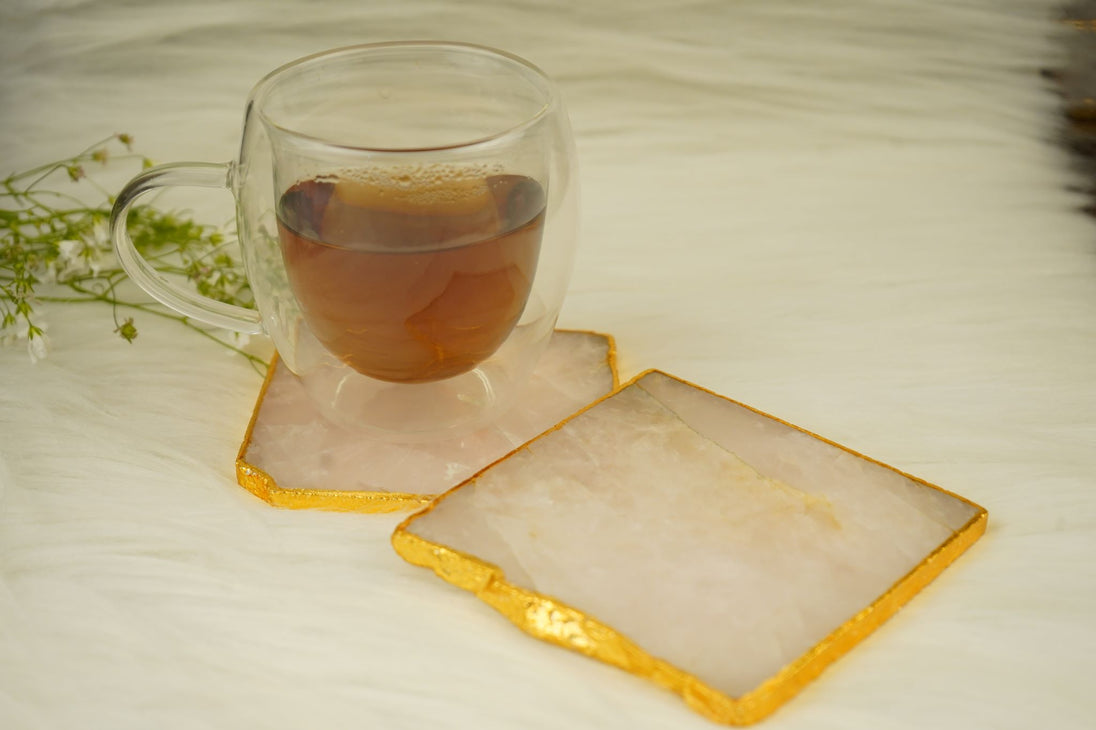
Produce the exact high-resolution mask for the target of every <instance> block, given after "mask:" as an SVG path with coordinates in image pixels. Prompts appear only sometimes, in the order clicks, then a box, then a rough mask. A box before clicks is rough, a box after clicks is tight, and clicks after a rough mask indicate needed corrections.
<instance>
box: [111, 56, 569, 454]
mask: <svg viewBox="0 0 1096 730" xmlns="http://www.w3.org/2000/svg"><path fill="white" fill-rule="evenodd" d="M167 185H196V186H203V187H227V188H228V189H229V190H230V191H231V192H232V193H233V195H234V196H235V199H236V219H237V228H238V234H239V240H240V246H241V249H242V252H243V261H244V266H245V268H246V271H247V277H248V281H249V283H250V285H251V289H252V291H253V292H254V295H255V302H256V305H257V311H256V310H251V309H246V308H242V307H237V306H233V305H229V304H225V303H222V302H217V301H214V300H212V299H209V298H206V297H204V296H202V295H200V294H198V293H197V292H196V291H194V290H193V289H191V288H188V287H186V286H184V285H181V284H180V283H179V282H176V281H172V280H169V279H167V278H166V277H164V276H163V275H161V274H160V273H158V272H157V271H156V270H155V268H154V267H153V266H152V265H151V264H150V263H149V262H148V261H146V260H145V259H143V258H142V257H141V256H140V255H139V254H138V253H137V251H136V250H135V248H134V246H133V242H132V240H131V239H130V236H129V234H128V233H127V231H126V226H125V221H126V215H127V211H128V210H129V208H130V206H131V205H133V203H134V201H135V200H136V199H137V198H139V197H140V196H141V195H143V194H144V193H146V192H149V191H151V190H153V189H155V188H158V187H161V186H167ZM577 197H578V195H577V179H576V169H575V159H574V144H573V140H572V137H571V131H570V126H569V123H568V120H567V114H566V112H565V111H564V108H563V104H562V101H561V99H560V97H559V94H558V92H557V90H556V88H555V86H554V84H553V83H552V82H551V81H550V80H549V79H548V78H547V77H546V76H545V75H544V74H543V73H542V72H541V71H540V70H539V69H537V68H536V67H534V66H532V65H531V64H529V63H527V62H526V61H524V60H522V59H520V58H517V57H515V56H512V55H510V54H507V53H503V52H500V51H496V50H493V49H489V48H483V47H479V46H473V45H466V44H455V43H434V42H400V43H381V44H373V45H363V46H354V47H350V48H342V49H336V50H332V51H327V52H324V53H319V54H317V55H313V56H309V57H306V58H303V59H300V60H298V61H294V62H292V63H289V64H287V65H285V66H282V67H281V68H279V69H277V70H275V71H274V72H272V73H271V74H269V75H268V76H266V77H265V78H264V79H262V80H261V81H260V82H259V83H258V84H257V85H256V86H255V88H254V89H253V90H252V92H251V95H250V97H249V99H248V102H247V107H246V112H245V117H244V130H243V140H242V143H241V146H240V154H239V159H237V160H235V161H234V162H230V163H227V164H207V163H177V164H169V165H162V166H159V167H154V168H151V169H149V170H147V171H145V172H144V173H142V174H140V175H138V176H137V177H135V178H134V179H133V180H132V181H130V183H129V184H128V185H127V186H126V187H125V189H124V190H123V191H122V192H121V194H120V195H119V197H118V199H117V201H116V204H115V206H114V211H113V215H112V216H111V235H112V238H113V241H114V247H115V250H116V252H117V254H118V258H119V260H120V261H121V263H122V265H123V267H124V268H125V270H126V272H127V273H128V274H129V276H130V277H131V278H132V279H133V280H134V281H135V282H136V283H137V284H139V285H140V286H141V287H142V288H143V289H145V290H146V291H147V292H148V293H149V294H151V295H152V296H153V297H155V298H156V299H157V300H159V301H160V302H162V303H163V304H165V305H167V306H169V307H171V308H173V309H175V310H177V311H179V312H181V313H183V314H185V315H187V316H189V317H193V318H194V319H197V320H201V321H204V322H206V323H209V324H212V325H217V326H221V327H226V328H229V329H233V330H237V331H240V332H247V333H258V332H265V333H267V334H268V335H269V336H270V337H271V338H272V340H273V342H274V345H275V347H276V348H277V350H278V353H279V356H280V357H281V359H282V361H283V362H284V363H285V365H286V366H287V367H288V368H289V370H290V371H292V372H293V373H294V374H295V375H296V376H297V378H298V379H299V380H300V382H301V383H302V384H303V385H304V387H305V388H306V390H307V391H308V393H309V394H310V396H311V397H312V400H313V401H314V402H315V403H316V404H317V406H318V407H319V409H320V411H321V413H323V414H324V415H325V416H326V417H327V418H328V419H330V420H332V421H334V422H336V423H340V424H342V425H346V426H352V427H363V428H366V429H372V430H374V431H376V432H378V433H380V434H387V435H390V436H392V437H394V438H412V439H413V438H416V437H428V438H430V437H439V436H443V435H445V434H453V433H456V432H459V431H463V430H470V429H473V428H477V427H480V426H483V425H485V424H487V423H488V422H490V420H491V419H492V418H494V417H495V416H497V415H498V414H499V413H500V412H501V411H503V410H504V409H505V408H506V407H507V406H508V405H509V404H510V402H511V400H512V399H513V396H514V395H515V393H516V391H517V390H518V389H519V388H520V387H521V385H522V384H523V383H524V382H525V380H526V379H527V378H528V376H529V375H530V374H531V373H532V371H533V369H534V367H535V365H536V362H537V360H538V359H539V357H540V355H541V354H542V353H543V351H544V350H545V348H546V347H547V345H548V341H549V339H550V338H551V335H552V331H553V329H554V326H555V322H556V318H557V316H558V314H559V311H560V308H561V307H562V304H563V298H564V294H565V291H566V288H567V282H568V279H569V277H570V271H571V265H572V262H573V259H574V249H575V244H576V234H577V207H578V200H577Z"/></svg>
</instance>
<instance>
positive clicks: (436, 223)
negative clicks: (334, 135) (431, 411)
mask: <svg viewBox="0 0 1096 730" xmlns="http://www.w3.org/2000/svg"><path fill="white" fill-rule="evenodd" d="M427 173H428V174H427ZM427 173H424V172H423V171H422V170H416V171H412V172H411V173H409V174H407V175H392V174H388V175H385V176H383V177H379V176H377V175H372V176H368V177H366V176H361V177H354V178H350V177H342V178H317V179H312V180H306V181H304V182H300V183H297V184H296V185H294V186H293V187H291V188H290V189H289V190H288V191H286V193H285V194H284V195H283V196H282V198H281V200H280V201H279V205H278V230H279V234H280V237H281V244H282V255H283V258H284V260H285V266H286V271H287V272H288V275H289V283H290V286H291V287H292V289H293V293H294V295H295V296H296V298H297V301H298V302H299V303H300V306H301V310H302V312H303V314H304V319H305V321H306V322H307V324H308V326H309V328H310V329H311V330H312V332H313V334H315V336H316V337H317V339H319V341H320V342H321V343H322V344H323V345H324V346H325V347H326V348H327V349H328V350H329V351H330V352H332V353H334V354H335V355H336V356H337V357H338V358H339V359H341V360H342V361H343V362H345V363H346V364H348V365H350V366H351V367H352V368H354V369H355V370H357V371H358V372H360V373H363V374H365V375H368V376H370V377H372V378H377V379H380V380H386V381H392V382H398V383H418V382H426V381H432V380H440V379H442V378H447V377H450V376H453V375H457V374H460V373H463V372H466V371H468V370H471V369H472V368H474V367H475V366H476V365H477V364H479V363H480V362H482V361H483V360H485V359H486V358H488V357H490V356H491V355H492V354H493V353H494V352H495V351H496V350H497V349H498V348H499V346H500V345H502V343H503V342H504V341H505V340H506V338H507V337H508V336H509V334H510V332H511V330H513V328H514V326H515V325H516V324H517V322H518V319H519V318H520V317H521V313H522V311H523V310H524V309H525V303H526V301H527V300H528V298H529V291H530V289H531V287H532V283H533V276H534V274H535V271H536V265H537V256H538V254H539V251H540V239H541V231H542V228H543V224H544V193H543V190H542V189H541V187H540V185H539V184H538V183H537V182H536V181H534V180H531V179H529V178H527V177H523V176H519V175H492V176H486V177H469V176H467V175H460V176H458V175H453V174H451V173H450V174H447V173H446V172H445V171H444V170H442V171H440V172H439V171H432V172H431V171H427Z"/></svg>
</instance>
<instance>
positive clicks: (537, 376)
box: [236, 330, 618, 512]
mask: <svg viewBox="0 0 1096 730" xmlns="http://www.w3.org/2000/svg"><path fill="white" fill-rule="evenodd" d="M469 375H470V376H472V377H474V375H473V373H469ZM617 382H618V381H617V371H616V353H615V347H614V344H613V340H612V337H610V336H608V335H603V334H598V333H594V332H578V331H568V330H558V331H556V332H555V334H554V335H553V336H552V338H551V342H550V343H549V345H548V348H547V350H546V352H545V353H544V355H543V356H542V357H541V359H540V361H539V362H538V364H537V367H536V369H535V370H534V372H533V375H532V377H531V378H530V379H529V380H528V381H527V382H526V384H525V386H524V387H523V388H522V389H521V390H520V391H519V392H518V393H517V394H516V395H515V396H514V398H513V399H512V400H513V404H512V405H511V406H510V407H509V409H508V410H506V411H505V412H504V413H501V414H493V415H494V420H492V421H491V422H490V423H489V424H487V425H483V426H481V427H480V428H478V429H474V430H471V432H464V433H462V434H461V435H450V436H442V437H438V436H437V434H436V433H431V432H428V437H423V438H414V437H413V428H412V429H409V428H408V426H409V423H408V420H407V419H408V417H409V416H408V412H407V410H406V404H407V400H406V398H405V397H401V398H399V399H397V400H398V402H399V407H398V408H392V409H389V410H387V411H385V410H384V409H385V408H386V407H387V406H386V403H385V400H384V397H383V391H381V395H380V396H379V397H378V394H377V393H373V394H372V395H371V402H372V403H373V407H374V408H375V409H377V412H375V413H374V414H373V415H374V416H375V418H374V421H375V422H377V423H382V424H383V423H384V418H391V419H394V420H395V421H398V425H399V426H400V429H399V430H400V435H401V437H400V438H399V439H396V440H394V439H393V438H392V437H391V434H387V433H373V432H369V431H362V430H361V429H355V428H349V427H346V426H343V425H339V424H338V423H335V422H332V420H331V419H330V418H328V417H325V414H324V412H323V411H324V409H323V408H321V407H320V406H319V405H317V401H316V399H315V397H314V396H310V394H309V392H308V388H307V385H306V383H305V382H302V380H301V379H300V378H298V377H296V376H295V375H293V374H292V373H291V372H290V371H289V369H288V368H287V367H286V366H285V364H284V363H282V362H281V361H280V360H278V359H275V361H274V362H273V363H271V366H270V371H269V372H268V374H267V378H266V381H265V383H264V384H263V389H262V391H261V393H260V395H259V399H258V402H257V403H256V405H255V411H254V413H253V415H252V419H251V424H250V425H249V427H248V431H247V434H246V436H245V438H244V442H243V445H242V446H241V448H240V452H239V455H238V457H237V460H236V475H237V480H238V481H239V483H240V484H241V486H243V487H245V488H246V489H248V490H249V491H251V492H252V493H254V494H256V495H257V496H259V497H261V498H262V499H264V500H266V501H267V502H269V503H270V504H272V505H275V506H277V507H286V508H317V509H331V510H341V511H356V512H390V511H396V510H402V509H412V508H416V507H420V506H422V505H424V504H426V503H428V502H429V501H430V500H431V499H433V498H434V497H435V496H436V495H438V494H440V493H441V492H444V491H446V490H447V489H449V488H451V487H453V486H456V485H457V484H459V483H460V482H462V481H463V480H465V479H466V478H468V477H470V476H472V475H473V474H475V473H476V472H477V471H479V470H480V469H482V468H483V467H485V466H487V465H488V464H490V463H492V462H493V461H495V460H497V459H499V458H501V457H502V456H505V455H506V454H507V453H509V452H510V451H511V450H513V449H514V448H516V447H518V446H520V445H521V444H523V443H525V442H526V441H528V440H529V439H530V438H532V437H534V436H536V435H537V434H539V433H541V432H542V431H544V430H546V429H548V428H551V427H552V426H554V425H555V424H556V423H558V422H559V421H560V420H562V419H563V418H565V417H567V416H569V415H571V414H572V413H573V412H575V411H576V410H578V409H580V408H582V407H583V406H585V405H587V404H589V403H590V402H592V401H594V400H597V399H598V398H600V397H602V396H604V395H606V394H607V393H609V392H611V391H612V390H613V389H614V388H615V387H616V385H617ZM312 385H313V386H315V385H316V384H315V383H312ZM330 385H331V384H330V383H328V384H323V387H325V388H327V387H329V386H330ZM446 385H447V384H444V383H439V386H440V387H444V386H446ZM393 387H394V388H399V387H401V386H393ZM429 391H430V389H429V388H426V389H420V390H419V392H421V393H422V394H423V397H425V398H430V397H431V393H430V392H429ZM334 392H338V389H337V388H336V389H335V390H334ZM343 395H344V396H348V397H349V396H353V395H354V394H352V393H344V394H343ZM402 395H403V394H401V396H402ZM436 395H437V394H434V396H436ZM454 400H455V399H449V401H450V402H452V401H454ZM458 402H459V401H458ZM424 404H428V402H426V401H424ZM481 406H482V404H475V409H474V410H475V412H476V413H477V414H482V412H483V409H482V407H481ZM340 411H341V412H345V410H344V409H340ZM412 412H413V409H412ZM434 415H435V416H436V411H434ZM477 417H479V416H477ZM410 425H411V426H412V427H413V424H410ZM409 430H410V431H411V435H410V436H409V435H408V432H409Z"/></svg>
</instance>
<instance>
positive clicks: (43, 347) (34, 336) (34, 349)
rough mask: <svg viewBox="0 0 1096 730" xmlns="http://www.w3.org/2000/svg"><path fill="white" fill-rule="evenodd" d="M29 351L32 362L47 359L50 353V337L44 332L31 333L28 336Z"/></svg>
mask: <svg viewBox="0 0 1096 730" xmlns="http://www.w3.org/2000/svg"><path fill="white" fill-rule="evenodd" d="M27 353H28V354H29V355H30V361H31V362H32V363H34V362H38V361H39V360H44V359H46V355H47V354H49V338H48V337H46V335H45V334H43V333H42V332H38V333H31V334H30V336H29V337H27Z"/></svg>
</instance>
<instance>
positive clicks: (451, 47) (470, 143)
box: [248, 40, 559, 154]
mask: <svg viewBox="0 0 1096 730" xmlns="http://www.w3.org/2000/svg"><path fill="white" fill-rule="evenodd" d="M400 48H404V49H415V48H421V49H432V50H439V51H446V50H447V51H451V52H455V53H460V54H464V55H480V56H486V57H490V58H494V59H497V60H500V61H505V62H508V63H510V64H513V65H515V66H517V67H519V68H521V69H523V70H525V71H526V72H527V73H530V74H531V75H532V76H533V77H534V78H535V79H537V80H538V81H539V82H540V83H541V84H543V91H544V95H545V100H544V103H543V104H542V105H541V106H540V108H539V109H537V110H536V111H535V112H534V113H532V114H530V115H528V116H527V117H526V118H525V119H524V120H523V121H521V122H518V123H517V124H514V125H511V126H509V127H507V128H505V129H502V130H499V131H497V132H492V133H490V134H486V135H482V136H479V137H474V138H472V139H469V140H466V141H461V142H454V143H450V144H442V145H436V146H424V147H379V146H371V145H352V144H340V143H339V142H333V141H331V140H328V139H324V138H322V137H317V136H314V135H310V134H306V133H303V132H300V131H298V130H295V129H292V128H290V127H288V126H286V125H284V124H279V123H278V122H275V121H274V120H272V119H271V118H270V116H269V115H268V114H267V113H266V111H265V109H264V104H263V102H264V100H265V97H266V96H267V95H268V94H269V93H270V91H271V89H273V88H274V87H275V86H276V85H277V84H278V82H279V80H281V79H283V78H284V77H286V76H288V75H289V74H290V73H291V72H293V71H296V70H299V69H302V68H306V67H309V66H314V65H318V64H320V63H323V62H325V61H328V60H331V59H333V58H336V57H338V56H351V55H355V54H363V53H371V52H374V51H383V50H387V49H400ZM248 100H249V104H253V105H254V108H255V111H256V113H257V114H258V116H259V118H260V119H262V121H263V123H264V124H265V125H267V126H268V127H269V128H272V129H276V130H278V131H279V132H281V133H283V134H287V135H290V136H292V137H295V138H297V139H301V140H307V141H309V142H312V143H315V144H318V145H321V146H323V147H327V148H333V149H339V150H344V151H347V152H366V153H376V154H415V153H417V152H443V151H450V150H465V149H469V148H473V147H478V146H481V145H488V144H490V143H492V142H496V141H498V140H500V139H505V138H508V137H511V136H514V135H516V134H519V133H520V132H522V131H523V130H525V129H528V128H529V127H532V126H533V125H535V124H536V123H538V122H539V121H540V120H541V119H543V118H544V117H545V116H547V115H548V114H549V112H550V111H552V110H553V109H555V108H556V107H557V105H558V104H559V91H558V89H557V88H556V84H555V82H554V81H553V80H552V79H551V77H549V76H548V74H546V73H545V72H544V71H543V70H541V69H540V68H539V67H538V66H536V65H535V64H533V63H531V62H530V61H528V60H526V59H524V58H522V57H521V56H518V55H515V54H513V53H510V52H508V51H503V50H500V49H498V48H492V47H490V46H484V45H479V44H476V43H464V42H459V41H427V40H409V41H385V42H382V43H361V44H357V45H351V46H341V47H338V48H330V49H327V50H324V51H319V52H317V53H312V54H309V55H307V56H302V57H300V58H297V59H294V60H292V61H289V62H288V63H284V64H282V65H281V66H278V67H277V68H275V69H274V70H273V71H270V72H269V73H267V74H266V75H265V76H263V77H262V78H261V79H260V80H259V81H258V83H256V84H255V86H254V87H252V90H251V93H250V94H249V95H248Z"/></svg>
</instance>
